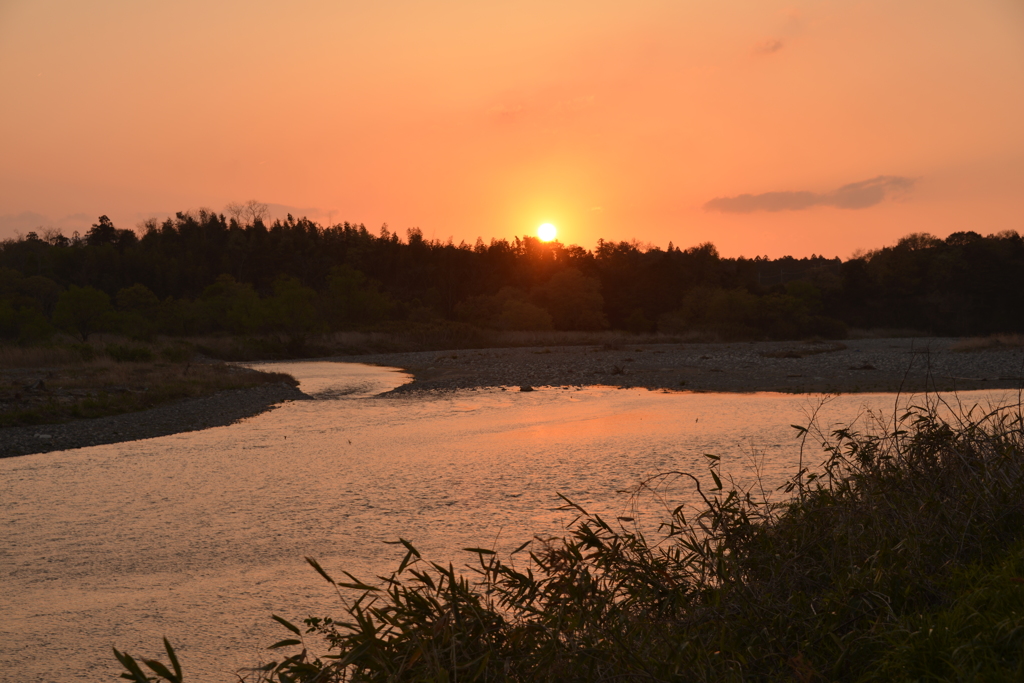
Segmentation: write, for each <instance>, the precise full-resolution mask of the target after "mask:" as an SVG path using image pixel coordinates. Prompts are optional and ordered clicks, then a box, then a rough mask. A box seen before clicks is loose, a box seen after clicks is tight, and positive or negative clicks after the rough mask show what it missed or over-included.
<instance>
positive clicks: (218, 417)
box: [0, 382, 310, 458]
mask: <svg viewBox="0 0 1024 683" xmlns="http://www.w3.org/2000/svg"><path fill="white" fill-rule="evenodd" d="M309 398H310V397H309V396H307V395H306V394H304V393H302V392H301V391H300V390H299V389H297V388H295V387H293V386H291V385H289V384H287V383H285V382H278V383H276V384H264V385H261V386H256V387H250V388H248V389H231V390H228V391H221V392H218V393H216V394H213V395H211V396H203V397H200V398H190V399H184V400H181V401H175V402H173V403H168V404H165V405H161V406H156V407H155V408H150V409H148V410H142V411H139V412H135V413H123V414H121V415H112V416H109V417H98V418H93V419H83V420H72V421H71V422H62V423H58V424H44V425H34V426H28V427H7V428H5V429H0V458H10V457H17V456H20V455H32V454H35V453H51V452H53V451H64V450H71V449H75V448H86V447H88V446H100V445H103V444H112V443H124V442H127V441H138V440H140V439H152V438H154V437H158V436H168V435H170V434H181V433H184V432H194V431H198V430H201V429H209V428H211V427H224V426H227V425H230V424H233V423H235V422H238V421H239V420H244V419H246V418H249V417H253V416H255V415H259V414H260V413H263V412H266V411H268V410H273V409H274V408H276V407H277V406H278V405H280V404H281V403H284V402H286V401H301V400H309Z"/></svg>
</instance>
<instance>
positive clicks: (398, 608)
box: [115, 399, 1024, 683]
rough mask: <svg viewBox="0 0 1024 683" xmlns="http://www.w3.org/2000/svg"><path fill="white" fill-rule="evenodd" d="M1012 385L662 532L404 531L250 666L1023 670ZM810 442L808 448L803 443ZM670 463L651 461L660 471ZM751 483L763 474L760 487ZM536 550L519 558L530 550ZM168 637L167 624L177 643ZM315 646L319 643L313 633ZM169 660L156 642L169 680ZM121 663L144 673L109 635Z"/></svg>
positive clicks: (678, 520)
mask: <svg viewBox="0 0 1024 683" xmlns="http://www.w3.org/2000/svg"><path fill="white" fill-rule="evenodd" d="M1022 427H1024V423H1022V416H1021V405H1020V403H1019V402H1018V404H1017V405H1015V406H1011V407H1003V408H998V409H992V410H987V411H986V410H981V409H979V408H978V407H974V408H970V409H964V408H962V407H960V406H956V407H951V406H948V405H946V404H945V403H942V402H941V401H940V400H939V399H932V400H931V401H930V402H928V403H927V405H924V406H920V407H914V408H910V409H908V410H907V411H906V412H905V413H904V414H902V415H898V416H894V419H893V420H892V422H891V423H890V424H889V425H887V426H885V427H884V428H879V429H878V430H877V431H876V432H875V433H857V432H854V431H851V430H849V429H840V430H837V431H834V432H832V433H831V434H822V433H820V432H819V431H818V430H817V428H816V426H815V425H814V424H813V423H812V424H811V425H810V426H809V427H807V428H804V427H798V428H797V429H798V436H799V437H800V438H801V439H802V441H801V449H803V448H804V446H805V445H806V444H807V442H808V441H810V442H811V443H813V442H814V441H816V440H817V441H820V442H821V444H822V446H823V449H824V455H825V459H824V462H823V463H822V465H821V466H820V468H819V469H817V470H815V471H809V470H807V469H801V470H800V471H799V472H797V473H796V474H795V475H794V477H793V478H792V479H791V480H790V482H789V483H788V484H787V485H786V486H785V487H784V488H785V491H786V492H787V493H788V494H789V495H790V496H791V497H790V498H789V500H787V501H786V502H783V503H770V502H768V501H767V500H766V496H764V495H763V494H762V493H760V489H758V488H756V485H755V487H754V488H751V489H749V490H738V489H737V488H736V487H727V486H724V485H723V482H722V478H721V475H720V473H719V471H718V460H717V458H715V457H714V456H708V463H709V472H708V475H709V476H710V479H711V482H712V483H711V487H710V488H707V487H705V486H704V485H703V484H702V483H701V481H700V480H699V479H698V478H697V477H694V476H693V475H691V474H688V473H667V474H663V475H660V477H661V478H662V479H664V478H667V477H683V478H687V479H689V480H692V483H693V485H694V486H695V487H696V490H697V493H698V494H699V497H700V499H701V500H702V502H703V504H702V507H701V508H700V509H699V510H698V512H697V513H696V514H693V515H690V514H687V513H686V512H685V511H684V509H683V506H680V507H679V508H677V509H676V510H675V511H674V512H673V513H672V514H671V516H670V518H669V519H667V520H666V521H665V523H664V524H663V525H662V527H661V530H660V532H659V533H658V534H657V537H654V536H651V537H645V536H644V535H643V534H642V533H641V532H640V531H639V530H638V529H637V528H636V526H635V525H633V524H631V522H632V520H631V519H630V518H620V519H618V520H616V521H615V522H614V523H610V522H609V521H607V520H605V519H602V518H601V517H600V516H597V515H593V514H589V513H588V512H587V511H585V510H583V509H582V508H581V507H579V506H578V505H576V504H574V503H572V502H571V501H568V500H566V505H567V508H569V509H573V510H575V511H576V512H577V513H579V517H578V518H577V520H576V521H575V522H574V523H573V524H572V525H571V527H570V531H569V535H568V536H567V537H566V538H564V539H562V540H559V541H556V542H548V543H540V544H538V547H536V548H534V549H532V550H529V551H527V547H528V546H529V545H530V544H526V545H524V546H522V547H521V548H519V550H518V551H516V553H513V554H512V555H516V554H517V553H521V554H520V557H521V558H522V560H521V561H520V563H519V564H518V565H517V564H516V563H515V562H514V561H513V560H512V558H511V556H510V557H509V558H508V559H507V560H503V559H501V558H500V557H499V556H498V555H497V554H495V553H494V552H493V551H491V550H487V549H481V548H476V549H474V548H470V549H467V550H469V551H471V552H473V553H475V554H476V557H477V561H476V564H475V566H472V567H470V568H469V569H470V570H471V571H470V572H467V573H466V574H463V573H460V572H459V571H457V570H456V569H455V568H454V567H453V566H452V565H451V564H448V565H443V564H435V563H432V562H427V561H425V560H424V559H423V558H421V557H420V554H419V552H418V551H417V550H416V549H415V547H414V546H413V545H412V544H410V543H408V542H407V541H400V542H401V543H402V544H404V546H405V548H406V550H407V553H406V556H405V559H404V560H403V561H402V563H401V565H400V566H399V567H398V570H397V571H396V572H395V573H394V574H392V575H391V576H390V577H387V578H386V579H383V583H382V584H380V585H369V584H366V583H363V582H362V581H360V580H358V579H356V578H355V577H353V576H351V575H350V574H347V573H346V574H345V580H344V581H341V580H337V579H335V578H334V577H333V576H332V575H331V574H330V573H329V572H328V571H327V570H325V569H324V568H323V567H321V566H320V565H319V564H318V563H317V562H316V561H315V560H312V559H309V563H310V564H311V565H312V566H313V568H314V569H315V570H316V571H317V572H318V573H319V574H320V575H321V576H322V577H323V578H324V579H325V580H327V581H329V582H330V583H332V584H333V585H334V586H335V587H336V588H337V590H338V595H339V598H340V599H341V601H342V609H341V612H342V615H343V616H342V617H341V618H336V619H331V618H319V617H311V618H309V619H306V620H305V622H304V628H300V627H298V626H296V625H294V624H292V623H290V622H288V621H286V620H285V619H282V618H281V617H278V616H276V615H275V616H274V619H275V620H277V621H278V622H279V623H281V624H282V625H283V626H284V627H285V628H286V629H288V630H289V631H290V636H289V637H288V638H287V639H285V640H283V641H281V642H279V643H276V644H275V645H274V646H272V647H273V649H275V650H277V651H288V650H289V649H297V650H298V651H297V652H295V654H291V655H290V656H287V657H285V658H284V659H279V660H277V661H274V662H270V663H268V664H266V665H265V666H263V667H260V668H258V669H252V670H250V671H248V672H243V673H244V674H246V675H247V677H248V680H253V681H303V682H307V683H312V682H313V681H452V682H454V681H466V682H468V681H581V682H582V681H625V680H631V681H632V680H635V681H694V680H699V681H741V680H743V681H746V680H764V681H769V680H793V681H826V680H828V681H874V680H879V681H881V680H886V681H888V680H908V681H909V680H987V681H1000V680H1006V681H1011V680H1012V681H1017V680H1022V679H1024V431H1022ZM806 457H807V455H806V453H804V452H803V450H802V452H801V461H802V462H803V461H804V459H805V458H806ZM656 483H657V480H652V481H649V482H647V484H646V485H647V486H648V487H650V486H654V485H656ZM755 492H757V493H755ZM527 557H528V559H527ZM165 644H166V643H165ZM318 648H319V650H322V652H319V654H318ZM166 649H167V651H168V654H169V655H170V656H171V662H172V666H173V667H174V668H175V673H173V674H172V673H171V672H170V671H169V670H168V669H167V667H165V666H164V665H162V664H160V663H159V662H155V661H152V660H149V661H148V662H147V663H148V664H149V666H150V668H151V669H152V670H153V671H154V672H155V673H156V674H158V675H159V676H160V677H161V678H162V679H165V680H171V681H180V680H181V672H180V669H179V668H178V666H177V660H176V658H174V656H173V649H172V648H171V647H170V645H169V644H166ZM115 653H116V654H117V656H118V658H119V660H120V661H121V662H122V664H123V665H124V666H125V667H126V669H127V670H128V673H125V674H123V676H124V677H125V678H128V679H131V680H135V681H140V682H141V681H146V680H149V679H148V678H147V674H145V673H144V672H143V670H142V668H141V666H140V665H139V664H138V663H137V662H136V661H135V660H134V659H133V658H131V657H130V656H129V655H127V654H123V653H120V652H117V651H116V650H115Z"/></svg>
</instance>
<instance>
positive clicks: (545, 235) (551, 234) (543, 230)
mask: <svg viewBox="0 0 1024 683" xmlns="http://www.w3.org/2000/svg"><path fill="white" fill-rule="evenodd" d="M557 236H558V228H556V227H555V226H553V225H551V223H544V224H543V225H541V226H540V227H539V228H537V237H539V238H540V239H541V241H543V242H550V241H551V240H553V239H555V237H557Z"/></svg>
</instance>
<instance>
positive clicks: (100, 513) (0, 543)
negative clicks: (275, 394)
mask: <svg viewBox="0 0 1024 683" xmlns="http://www.w3.org/2000/svg"><path fill="white" fill-rule="evenodd" d="M270 366H271V367H272V368H273V369H275V370H279V371H282V372H288V373H290V374H292V375H293V376H295V377H296V378H297V379H299V380H300V388H301V389H302V390H303V391H305V392H306V393H307V394H310V395H311V396H313V398H314V400H311V401H296V402H291V403H287V404H284V405H283V406H281V407H279V408H277V409H275V410H272V411H270V412H267V413H264V414H262V415H259V416H257V417H254V418H251V419H248V420H244V421H242V422H240V423H238V424H234V425H231V426H228V427H220V428H214V429H208V430H205V431H200V432H189V433H184V434H178V435H172V436H167V437H161V438H156V439H148V440H144V441H135V442H129V443H122V444H112V445H104V446H96V447H91V448H84V449H77V450H71V451H62V452H56V453H45V454H38V455H30V456H24V457H19V458H8V459H6V460H0V529H2V534H0V577H2V581H3V584H2V585H3V587H2V589H0V615H2V617H3V618H2V620H0V681H54V682H57V681H60V682H62V683H66V682H67V681H96V680H114V679H115V678H116V676H117V674H118V673H120V671H119V665H118V664H117V662H116V661H115V660H114V658H113V655H112V654H111V649H110V648H111V646H116V647H117V648H118V649H122V650H127V651H129V652H132V653H133V654H139V655H144V656H153V655H157V654H159V650H160V639H161V637H163V636H164V635H166V636H168V637H169V639H170V640H171V642H172V643H173V644H174V645H175V646H176V647H177V649H178V654H179V657H180V659H181V661H182V664H183V665H184V667H185V670H186V676H187V677H188V679H189V680H192V681H197V682H200V683H203V682H206V681H210V682H212V681H229V680H236V679H235V678H234V677H233V675H232V672H234V671H235V670H237V669H238V668H240V667H243V666H247V665H252V664H256V663H258V662H260V661H266V660H267V659H268V658H269V657H268V653H267V651H266V650H265V649H264V648H265V647H266V646H267V645H268V644H270V643H271V642H273V641H275V640H277V639H279V638H282V637H284V636H285V632H284V631H283V629H281V627H280V626H278V625H277V624H275V623H274V622H272V621H271V620H270V614H271V613H276V614H279V615H281V616H283V617H285V618H287V619H290V620H293V621H295V622H299V621H300V620H301V619H302V618H304V617H306V616H308V615H318V616H327V615H331V614H334V613H336V612H338V610H337V606H338V598H337V596H336V595H335V594H334V592H333V589H331V588H330V586H328V585H327V584H326V583H325V582H324V581H323V580H322V579H321V578H320V577H319V576H318V575H317V574H316V573H315V572H314V571H313V570H312V569H311V568H310V567H309V566H308V565H306V563H305V561H304V560H303V557H304V556H312V557H315V558H317V559H318V560H319V561H320V563H321V564H322V565H323V566H324V567H325V569H327V570H328V571H329V572H331V573H334V574H340V573H341V570H345V571H349V572H351V573H352V574H354V575H355V576H357V577H359V578H360V579H362V580H364V581H372V580H373V577H374V576H376V575H380V574H386V573H388V572H389V571H390V570H391V569H393V568H394V567H395V566H396V565H397V563H398V561H399V560H400V559H401V557H402V555H403V552H404V551H403V549H402V548H401V547H400V546H398V547H396V546H395V545H390V544H387V543H385V541H394V540H396V539H398V538H405V539H408V540H410V541H411V542H413V543H414V544H416V546H417V547H418V548H419V549H420V550H421V551H422V552H423V554H424V556H426V557H428V558H430V559H434V560H437V561H442V562H445V563H447V562H448V561H449V560H452V561H454V562H455V563H456V565H460V564H462V563H465V562H469V561H471V559H472V556H471V555H470V554H468V553H466V552H464V551H462V550H460V549H461V548H465V547H468V546H485V547H493V548H495V549H496V550H499V551H507V550H509V549H511V548H513V547H515V546H518V545H520V544H521V543H522V542H524V541H526V540H529V539H530V538H532V537H533V536H535V535H561V534H562V531H563V529H564V525H565V524H566V523H567V522H568V521H569V520H570V519H571V516H569V515H568V513H566V512H564V511H560V510H559V509H558V508H559V506H560V503H561V501H560V499H559V498H558V495H557V494H558V493H562V494H564V495H566V496H567V497H569V498H571V499H572V500H574V501H575V502H577V503H579V504H580V505H582V506H583V507H585V508H587V509H588V510H590V511H592V512H599V513H601V514H604V515H609V516H615V515H621V514H623V513H626V514H629V515H630V516H639V519H640V520H641V522H642V523H650V524H653V523H654V522H655V521H656V520H657V519H659V518H660V515H661V511H662V510H663V509H664V508H665V506H674V505H675V504H678V502H685V501H687V500H692V491H691V490H690V489H688V488H686V487H683V486H681V485H680V486H678V487H676V488H672V487H664V488H662V489H661V490H660V498H659V497H658V496H653V495H648V496H645V497H643V498H641V499H640V500H639V502H637V501H636V500H634V499H631V496H630V492H631V491H633V490H634V489H635V488H636V486H637V484H638V483H639V482H640V481H642V480H644V479H645V478H647V477H649V476H651V475H654V474H657V473H659V472H665V471H670V470H683V471H689V472H693V473H695V474H698V475H700V476H701V477H702V478H703V479H704V480H705V481H708V482H710V477H708V476H707V475H706V473H707V459H706V458H705V457H704V454H705V453H713V454H717V455H719V456H721V457H722V459H723V460H722V462H723V465H722V467H723V472H724V473H726V474H731V475H732V476H734V477H735V478H736V480H737V481H739V482H740V483H744V484H746V483H750V482H751V481H753V478H754V475H755V472H759V475H760V479H761V481H762V483H763V486H764V488H765V489H766V490H767V491H769V492H771V491H773V490H774V489H775V488H776V487H777V486H778V485H780V484H781V483H783V482H784V481H785V480H786V479H787V478H788V477H790V476H792V474H793V473H794V472H795V470H796V464H797V461H798V458H799V457H800V456H799V442H798V441H797V440H795V439H794V437H795V435H796V433H797V432H796V430H794V429H793V428H792V427H791V426H790V425H791V424H807V422H808V419H809V416H810V415H811V414H812V413H813V412H814V411H815V410H816V409H818V408H820V411H819V414H818V422H819V425H820V426H821V427H823V428H825V429H829V428H831V427H832V426H835V425H847V424H850V423H851V422H854V421H859V424H860V425H861V426H867V423H870V422H871V421H872V420H873V419H882V420H884V419H886V418H887V417H888V418H889V419H891V417H892V415H893V412H894V406H895V397H894V396H893V395H885V394H870V395H869V394H859V395H847V396H842V397H838V398H833V399H831V400H829V401H827V402H825V404H824V405H823V406H822V405H821V403H822V397H815V396H802V395H785V394H767V393H760V394H710V393H682V392H672V393H663V392H650V391H646V390H639V389H637V390H623V389H614V388H609V387H586V388H578V387H565V388H563V387H544V388H540V389H538V390H537V391H534V392H528V393H527V392H519V391H518V390H517V389H513V388H509V390H508V391H503V390H501V389H487V390H478V391H472V390H468V391H459V392H455V393H449V394H437V395H403V396H401V397H394V396H391V397H380V396H379V394H381V393H383V392H386V391H388V390H390V389H392V388H394V387H396V386H399V385H401V384H403V383H405V382H407V381H409V379H410V378H409V377H408V376H407V375H404V374H403V373H401V372H399V371H397V370H394V369H388V368H379V367H371V366H364V365H356V364H341V363H325V362H305V363H276V364H271V365H270ZM1010 398H1012V399H1014V400H1015V399H1016V394H1013V396H1012V397H1011V396H1010V395H1009V392H971V393H970V394H962V395H961V396H960V400H962V401H965V402H970V403H979V404H982V405H987V404H989V403H993V402H1000V401H1006V400H1009V399H1010ZM804 458H805V461H806V462H809V463H810V464H812V465H813V464H817V463H818V462H819V461H820V460H821V451H820V448H818V446H817V444H816V443H814V444H811V445H810V446H809V448H808V449H807V450H806V451H805V455H804ZM774 495H776V496H778V495H779V494H774Z"/></svg>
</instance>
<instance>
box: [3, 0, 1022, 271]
mask: <svg viewBox="0 0 1024 683" xmlns="http://www.w3.org/2000/svg"><path fill="white" fill-rule="evenodd" d="M0 88H2V90H0V92H2V93H3V102H4V104H3V105H2V106H0V239H4V238H10V237H13V236H16V235H18V234H25V233H27V232H28V231H30V230H39V229H46V228H56V229H60V230H62V231H63V232H64V233H65V234H69V235H70V233H71V232H72V231H74V230H79V231H82V232H84V231H85V230H87V229H88V228H89V226H90V225H91V224H92V223H95V222H96V220H97V217H98V216H100V215H101V214H103V215H108V216H109V217H110V218H111V219H112V220H113V221H114V224H115V225H116V226H117V227H119V228H135V227H136V226H138V225H139V224H140V223H141V222H142V221H143V220H145V219H147V218H150V217H156V218H163V217H166V216H168V215H173V213H174V212H176V211H186V210H196V209H199V208H209V209H213V210H214V211H218V212H222V211H224V208H225V206H226V205H227V204H228V203H230V202H243V201H246V200H249V199H257V200H259V201H261V202H265V203H267V204H269V205H270V206H271V209H272V213H273V214H274V215H275V216H279V217H283V216H284V215H285V214H286V213H292V214H294V215H295V216H296V217H299V216H307V217H309V218H311V219H313V220H316V221H318V222H321V223H323V224H327V223H337V222H341V221H349V222H352V223H362V224H365V225H366V226H367V228H368V229H370V230H371V231H373V232H377V231H378V230H379V229H380V227H381V226H382V225H384V224H387V225H388V227H389V229H390V230H391V231H397V232H398V233H399V234H401V235H404V234H405V233H406V230H408V229H409V228H414V227H416V228H420V229H421V230H422V231H423V234H424V235H425V236H426V237H429V238H433V239H441V240H447V239H448V238H451V239H453V241H454V242H455V243H459V242H460V241H466V242H468V243H470V244H472V243H474V242H475V241H476V239H477V237H481V238H483V240H484V241H485V242H489V241H490V240H491V239H495V238H496V239H511V238H513V237H515V236H522V235H532V234H535V231H536V228H537V226H539V225H540V224H542V223H552V224H554V225H555V226H557V228H558V230H559V239H560V240H561V241H562V242H563V243H566V244H578V245H580V246H583V247H585V248H588V249H592V248H594V246H595V245H596V243H597V240H598V239H602V238H603V239H605V240H614V241H620V240H626V241H632V240H635V241H637V242H639V243H640V244H642V245H654V246H659V247H661V248H664V247H665V246H666V245H667V244H668V243H669V242H672V243H673V244H675V245H676V246H679V247H682V248H686V247H689V246H694V245H697V244H700V243H703V242H712V243H714V244H715V245H716V246H717V248H718V250H719V252H720V253H721V254H723V255H724V256H733V257H734V256H747V257H754V256H759V255H761V256H770V257H773V258H774V257H779V256H783V255H792V256H797V257H802V256H810V255H812V254H819V255H825V256H828V257H832V256H839V257H841V258H849V257H850V256H851V255H853V254H855V253H858V252H859V251H860V250H868V249H874V248H879V247H882V246H886V245H891V244H894V243H895V242H896V241H897V240H898V239H899V238H900V237H902V236H904V235H906V234H909V233H912V232H929V233H932V234H934V235H936V236H939V237H945V236H946V235H948V234H950V233H951V232H956V231H959V230H974V231H977V232H980V233H982V234H989V233H994V232H1001V231H1005V230H1015V231H1018V232H1021V233H1024V124H1022V123H1021V122H1022V121H1024V1H1022V0H974V1H973V2H964V1H963V0H900V1H899V2H893V1H892V0H796V1H792V2H776V1H775V0H675V1H673V2H667V1H659V0H634V1H633V2H630V3H623V2H609V1H605V0H587V1H586V2H583V1H577V0H566V1H563V2H554V3H553V2H551V1H550V0H544V1H538V0H517V1H516V2H509V1H505V0H488V1H486V2H480V0H476V1H470V0H435V1H433V2H414V1H411V0H375V1H374V2H354V1H348V2H338V1H333V2H331V1H327V0H320V1H316V0H293V1H291V2H288V3H281V2H270V1H264V0H246V1H245V2H241V1H239V2H227V1H217V0H203V1H201V2H192V1H191V0H178V1H176V2H173V3H157V2H151V1H143V0H130V1H117V0H91V1H90V2H81V1H80V0H32V1H21V0H0Z"/></svg>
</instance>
